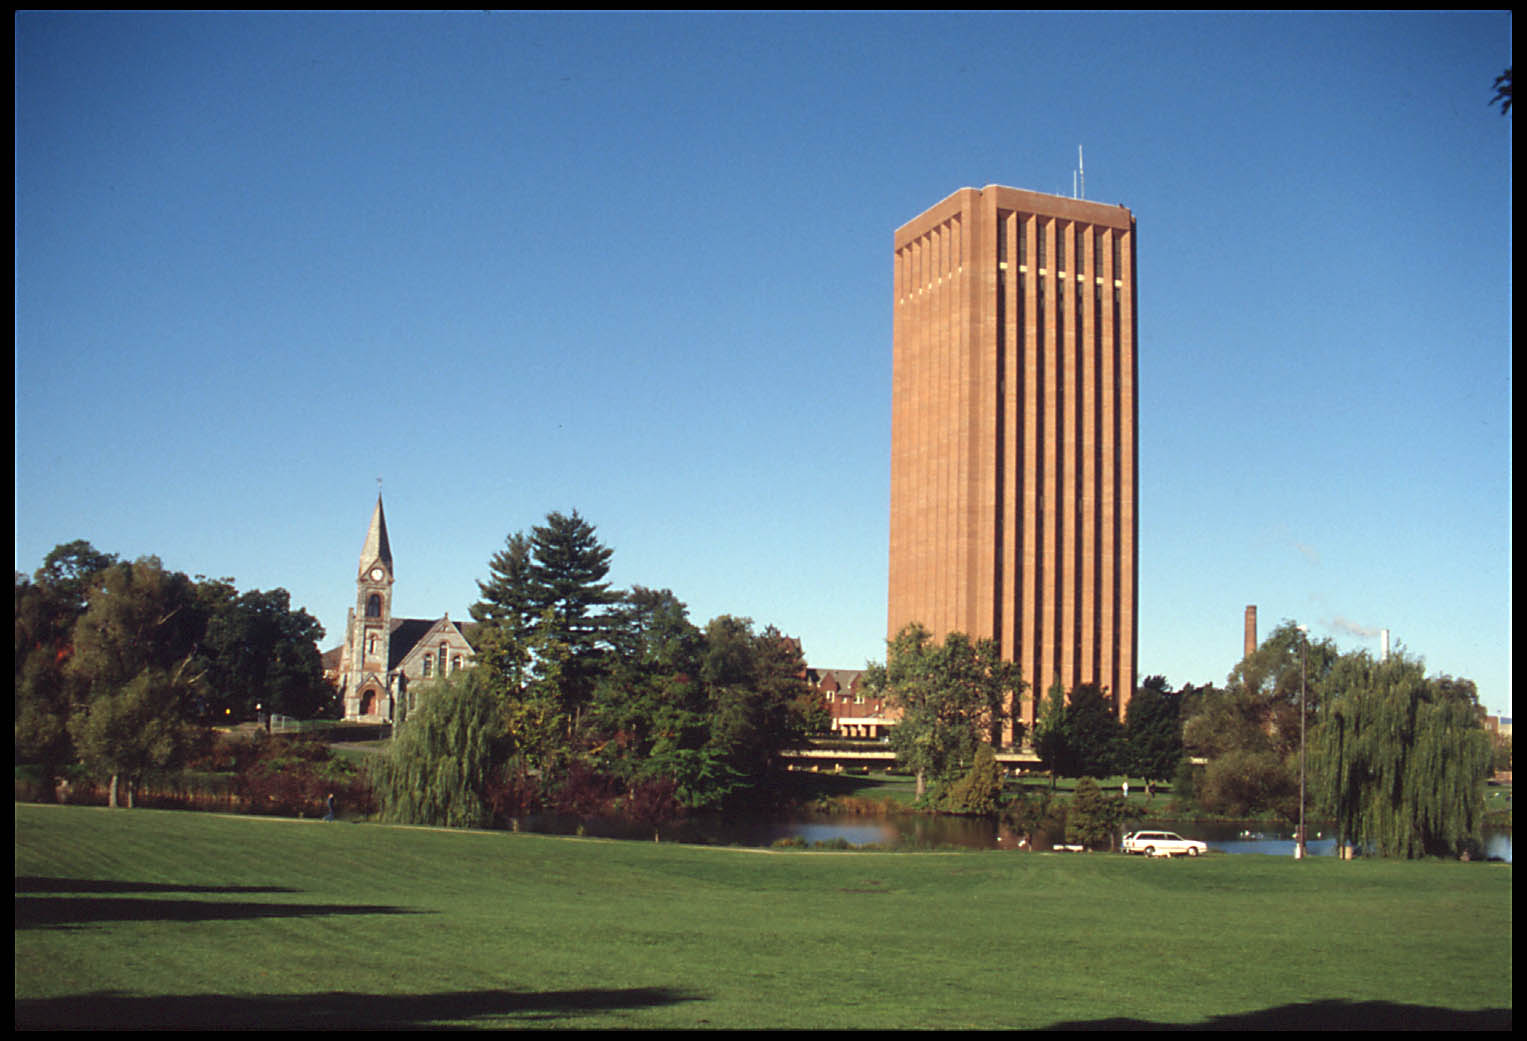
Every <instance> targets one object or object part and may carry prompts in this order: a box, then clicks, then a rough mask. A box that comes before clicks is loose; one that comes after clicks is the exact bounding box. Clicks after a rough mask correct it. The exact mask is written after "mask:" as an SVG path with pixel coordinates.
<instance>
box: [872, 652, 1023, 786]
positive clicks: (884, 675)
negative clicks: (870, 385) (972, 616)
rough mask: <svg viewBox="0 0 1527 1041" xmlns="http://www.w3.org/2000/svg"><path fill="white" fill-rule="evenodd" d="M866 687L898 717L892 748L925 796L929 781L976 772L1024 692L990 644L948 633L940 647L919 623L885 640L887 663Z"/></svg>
mask: <svg viewBox="0 0 1527 1041" xmlns="http://www.w3.org/2000/svg"><path fill="white" fill-rule="evenodd" d="M863 682H864V684H865V686H866V688H867V689H870V690H874V691H877V692H881V693H883V695H884V696H885V697H887V698H888V699H889V701H890V703H891V705H892V706H894V708H895V709H896V711H897V712H899V714H900V718H899V720H898V722H897V724H896V726H895V727H893V728H892V729H891V733H890V742H891V747H892V748H893V749H894V750H895V752H896V758H897V761H898V762H899V763H901V764H902V765H903V767H905V768H906V769H909V770H911V771H912V772H913V773H914V775H915V776H916V778H917V797H918V798H919V799H921V798H923V797H924V796H925V795H926V793H927V784H928V781H929V780H934V781H937V782H940V783H946V782H949V781H951V780H953V779H954V778H955V777H958V776H959V775H960V774H962V773H963V772H965V771H966V770H968V769H970V767H971V765H972V763H973V762H974V759H975V753H976V749H977V748H978V747H980V745H981V744H982V743H983V742H989V741H990V739H991V737H992V735H993V734H994V733H996V732H998V731H1000V727H1001V724H1002V721H1003V719H1004V718H1005V713H1006V712H1007V708H1008V706H1009V705H1010V704H1012V700H1013V699H1015V698H1017V697H1019V696H1020V695H1021V692H1022V687H1023V682H1022V680H1021V678H1020V677H1019V675H1018V673H1017V670H1016V667H1014V666H1012V665H1011V664H1010V663H1008V662H1004V661H1002V659H1001V656H1000V655H999V654H998V653H997V651H996V648H995V646H994V645H993V643H992V641H989V640H982V641H975V642H973V641H971V640H970V638H969V637H968V636H966V635H965V634H964V633H950V634H948V635H947V636H946V637H945V638H944V641H943V643H942V644H940V643H938V642H937V641H935V640H934V639H933V637H932V634H931V633H929V632H928V630H927V629H925V628H923V627H922V626H921V625H920V624H918V623H915V622H914V623H911V624H909V625H907V626H906V627H905V628H903V629H902V630H901V632H899V633H897V634H896V636H895V637H894V638H893V639H891V640H890V641H888V642H887V645H886V663H885V665H884V666H883V667H880V666H872V667H871V668H870V669H868V670H866V672H865V675H864V677H863Z"/></svg>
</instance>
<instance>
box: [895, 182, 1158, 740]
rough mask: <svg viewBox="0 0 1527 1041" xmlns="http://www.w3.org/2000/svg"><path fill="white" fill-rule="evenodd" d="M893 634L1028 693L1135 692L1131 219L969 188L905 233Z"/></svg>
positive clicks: (900, 266) (1034, 195)
mask: <svg viewBox="0 0 1527 1041" xmlns="http://www.w3.org/2000/svg"><path fill="white" fill-rule="evenodd" d="M893 296H894V309H893V323H892V324H893V330H894V332H893V362H892V377H891V383H892V386H891V514H890V579H889V597H888V605H889V606H888V616H889V617H888V619H887V635H888V636H889V637H892V638H894V637H895V635H896V634H897V633H898V632H899V631H900V630H901V629H902V628H903V627H904V626H905V625H907V624H908V623H910V622H918V623H921V624H922V625H923V626H924V627H925V628H927V629H928V631H929V632H930V633H932V635H933V636H934V638H935V639H942V638H943V637H944V636H945V635H946V634H948V633H949V632H952V631H959V632H963V633H965V634H967V635H968V636H970V637H972V638H973V639H983V638H992V639H995V640H997V642H998V645H999V647H1000V649H1001V653H1002V656H1003V657H1004V658H1006V659H1007V660H1009V661H1013V662H1016V663H1017V664H1018V666H1019V669H1020V671H1021V673H1022V675H1023V679H1024V681H1025V682H1026V683H1028V684H1029V690H1030V694H1029V695H1028V696H1026V697H1025V698H1024V699H1023V702H1022V704H1021V705H1014V706H1013V710H1014V711H1013V715H1014V718H1015V719H1016V720H1017V721H1018V722H1021V723H1022V724H1024V725H1025V726H1031V725H1032V724H1033V722H1034V699H1035V698H1043V697H1044V696H1045V695H1046V693H1047V692H1048V691H1049V689H1050V687H1051V685H1052V684H1053V683H1056V682H1059V683H1060V684H1061V685H1062V687H1063V688H1064V689H1065V690H1067V691H1070V690H1074V689H1075V688H1076V687H1077V686H1079V685H1081V684H1084V683H1094V684H1097V685H1098V686H1099V687H1101V688H1103V689H1104V690H1105V691H1107V692H1109V693H1111V694H1112V696H1113V698H1114V703H1115V704H1116V705H1117V706H1118V709H1119V712H1120V714H1121V715H1122V714H1123V713H1124V712H1125V710H1126V708H1127V706H1128V704H1129V698H1130V696H1131V694H1132V693H1133V692H1134V688H1135V670H1136V649H1137V646H1138V635H1137V633H1138V619H1137V612H1136V596H1135V590H1136V585H1137V580H1138V570H1139V565H1138V560H1137V555H1136V549H1135V540H1136V533H1137V528H1138V522H1137V520H1136V505H1137V503H1138V501H1139V496H1138V493H1137V487H1136V485H1137V482H1136V477H1137V471H1138V449H1137V447H1136V445H1137V442H1136V437H1135V422H1136V412H1137V400H1138V398H1137V393H1136V389H1135V386H1136V384H1135V370H1136V357H1137V355H1136V340H1137V337H1136V295H1135V218H1134V216H1133V215H1132V214H1131V213H1130V212H1129V210H1127V209H1125V208H1124V207H1122V206H1111V205H1104V204H1102V203H1096V202H1088V201H1086V200H1082V199H1067V198H1063V197H1061V196H1055V195H1045V194H1041V193H1039V192H1030V191H1022V190H1019V189H1016V188H1006V187H1002V186H999V185H988V186H987V187H985V188H979V189H978V188H962V189H960V190H959V191H957V192H955V193H954V194H953V195H950V196H949V197H948V198H946V199H944V200H943V201H942V202H940V203H938V204H937V205H935V206H934V207H932V208H931V209H929V210H927V211H926V212H924V213H922V214H921V215H919V216H917V217H915V218H914V219H912V220H911V221H909V222H907V223H906V224H904V225H902V226H901V227H900V228H898V229H897V230H896V234H895V244H894V291H893Z"/></svg>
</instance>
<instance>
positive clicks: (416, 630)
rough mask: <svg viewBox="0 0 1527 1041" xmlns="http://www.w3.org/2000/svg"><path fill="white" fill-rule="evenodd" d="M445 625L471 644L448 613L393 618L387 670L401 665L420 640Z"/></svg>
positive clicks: (469, 645) (389, 638) (388, 643)
mask: <svg viewBox="0 0 1527 1041" xmlns="http://www.w3.org/2000/svg"><path fill="white" fill-rule="evenodd" d="M447 625H448V626H450V627H451V628H452V629H454V630H456V633H457V634H458V635H460V636H461V639H462V641H463V642H465V643H466V645H467V646H468V647H471V646H472V642H471V641H470V640H468V639H467V637H466V634H465V633H463V632H462V631H461V626H459V625H457V624H456V623H455V622H453V621H451V619H450V616H449V615H447V616H445V617H443V618H394V619H393V620H392V627H391V629H390V630H389V634H388V642H387V670H388V671H389V672H391V671H392V670H393V669H396V668H397V667H398V666H400V665H402V664H403V659H404V658H407V657H408V656H409V654H411V653H412V652H413V650H414V649H415V648H416V647H418V646H419V643H420V641H422V640H425V639H427V638H428V637H429V635H430V634H431V633H433V632H435V630H436V629H437V628H440V627H441V626H447Z"/></svg>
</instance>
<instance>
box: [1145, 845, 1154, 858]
mask: <svg viewBox="0 0 1527 1041" xmlns="http://www.w3.org/2000/svg"><path fill="white" fill-rule="evenodd" d="M1145 855H1146V856H1147V857H1154V856H1155V855H1156V847H1155V846H1146V847H1145Z"/></svg>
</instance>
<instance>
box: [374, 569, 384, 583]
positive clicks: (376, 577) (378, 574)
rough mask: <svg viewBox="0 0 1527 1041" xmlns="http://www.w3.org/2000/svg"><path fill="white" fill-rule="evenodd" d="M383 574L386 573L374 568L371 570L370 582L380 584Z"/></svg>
mask: <svg viewBox="0 0 1527 1041" xmlns="http://www.w3.org/2000/svg"><path fill="white" fill-rule="evenodd" d="M385 574H387V572H385V571H383V570H382V569H381V568H379V567H374V568H372V569H371V581H373V582H380V581H381V580H382V576H383V575H385Z"/></svg>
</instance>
